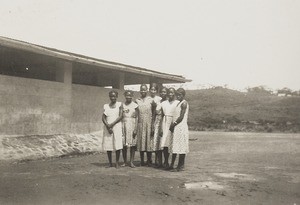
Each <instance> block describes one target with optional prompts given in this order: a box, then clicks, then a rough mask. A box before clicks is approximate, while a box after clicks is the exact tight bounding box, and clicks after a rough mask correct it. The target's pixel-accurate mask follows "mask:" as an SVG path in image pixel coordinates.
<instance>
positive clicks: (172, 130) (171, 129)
mask: <svg viewBox="0 0 300 205" xmlns="http://www.w3.org/2000/svg"><path fill="white" fill-rule="evenodd" d="M174 128H175V124H174V123H172V124H171V125H170V128H169V130H170V131H171V132H172V133H173V132H174Z"/></svg>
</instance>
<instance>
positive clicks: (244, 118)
mask: <svg viewBox="0 0 300 205" xmlns="http://www.w3.org/2000/svg"><path fill="white" fill-rule="evenodd" d="M186 98H187V100H188V102H189V105H190V113H189V126H190V128H191V129H192V130H203V131H204V130H225V131H254V132H300V97H299V96H291V97H278V96H275V95H272V94H271V93H268V92H249V91H248V92H247V93H244V92H239V91H236V90H230V89H226V88H223V87H216V88H211V89H203V90H187V94H186Z"/></svg>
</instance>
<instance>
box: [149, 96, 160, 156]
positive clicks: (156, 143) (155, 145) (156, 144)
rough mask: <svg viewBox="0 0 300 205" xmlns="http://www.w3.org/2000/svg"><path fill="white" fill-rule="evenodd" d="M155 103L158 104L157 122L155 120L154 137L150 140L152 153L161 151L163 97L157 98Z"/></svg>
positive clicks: (154, 100)
mask: <svg viewBox="0 0 300 205" xmlns="http://www.w3.org/2000/svg"><path fill="white" fill-rule="evenodd" d="M152 99H153V102H154V103H155V104H156V108H155V120H154V136H153V137H151V138H150V144H151V146H150V148H151V150H150V151H158V150H160V136H159V130H160V123H161V102H160V100H161V97H159V96H155V97H154V98H152Z"/></svg>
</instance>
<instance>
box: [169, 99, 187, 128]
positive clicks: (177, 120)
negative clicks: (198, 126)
mask: <svg viewBox="0 0 300 205" xmlns="http://www.w3.org/2000/svg"><path fill="white" fill-rule="evenodd" d="M186 109H187V102H186V101H184V102H183V103H182V104H181V111H180V115H179V117H178V118H177V119H176V120H175V121H174V122H173V123H172V124H171V126H170V131H171V132H174V128H175V126H176V125H178V124H179V123H181V121H182V120H183V117H184V114H185V112H186Z"/></svg>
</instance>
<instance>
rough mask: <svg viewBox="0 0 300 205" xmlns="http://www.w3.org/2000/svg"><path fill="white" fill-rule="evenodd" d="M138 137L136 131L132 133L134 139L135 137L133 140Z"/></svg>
mask: <svg viewBox="0 0 300 205" xmlns="http://www.w3.org/2000/svg"><path fill="white" fill-rule="evenodd" d="M136 135H137V131H136V130H134V131H133V133H132V137H133V139H135V137H136Z"/></svg>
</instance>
